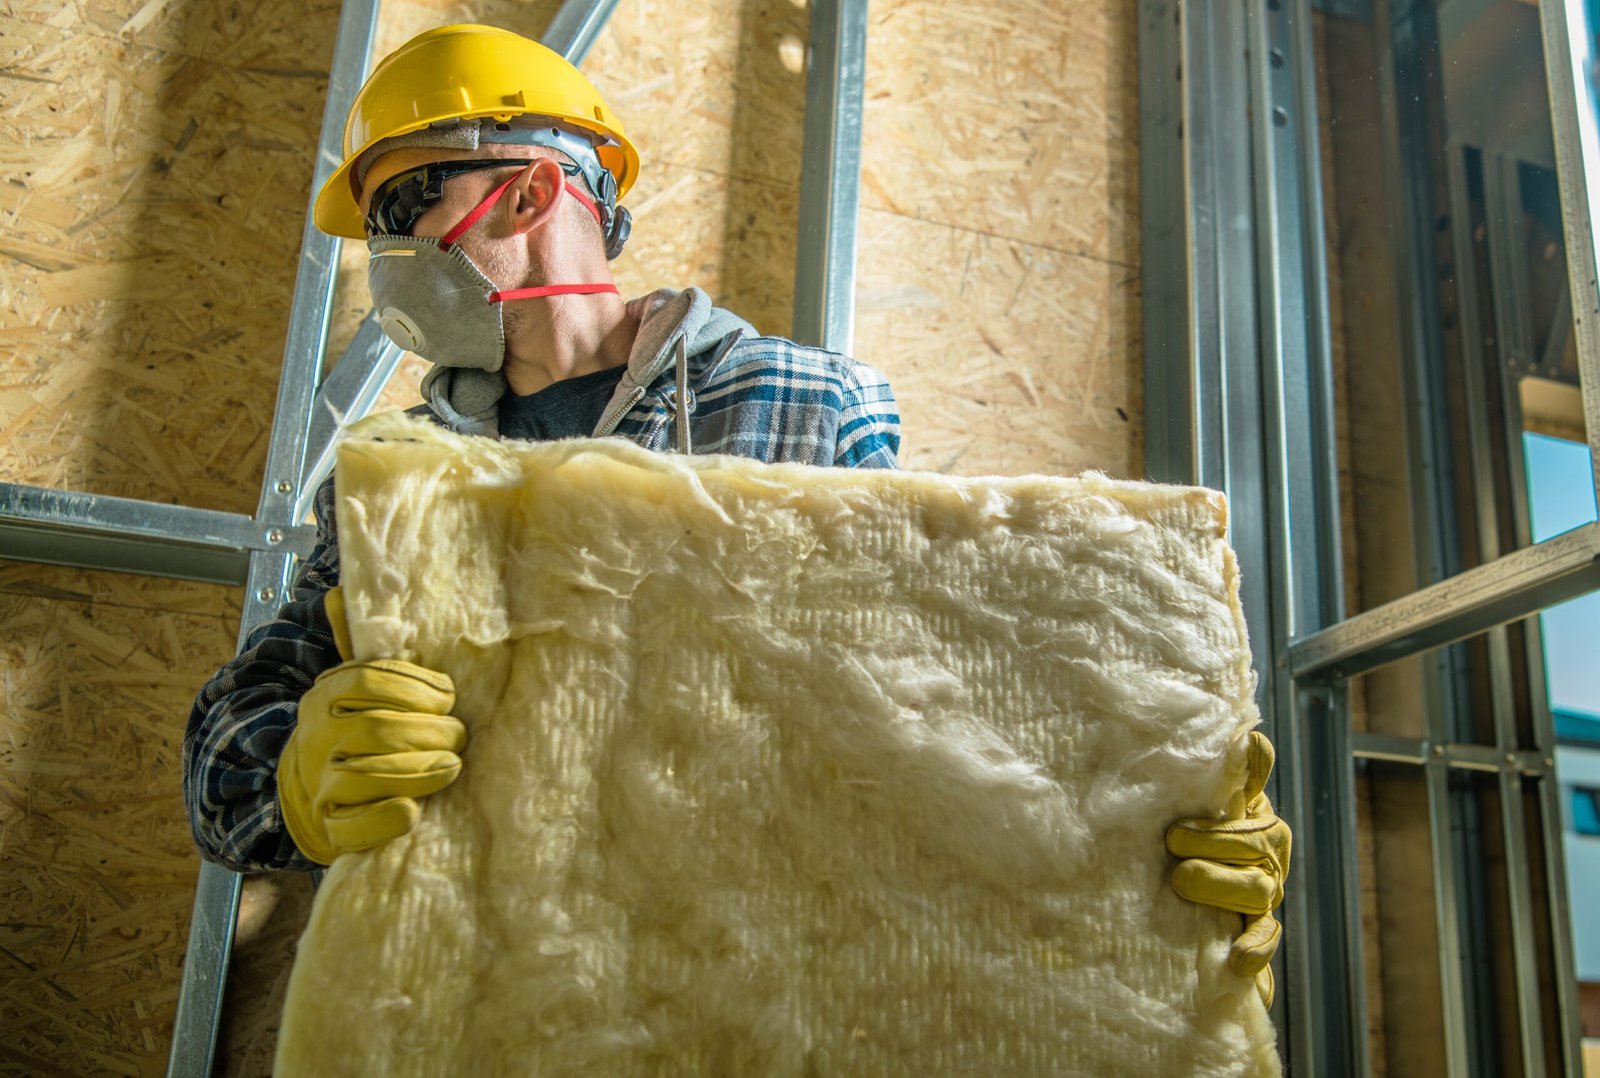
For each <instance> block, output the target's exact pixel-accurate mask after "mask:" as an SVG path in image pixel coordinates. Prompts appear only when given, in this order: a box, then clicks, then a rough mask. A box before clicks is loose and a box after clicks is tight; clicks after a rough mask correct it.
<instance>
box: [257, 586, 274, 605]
mask: <svg viewBox="0 0 1600 1078" xmlns="http://www.w3.org/2000/svg"><path fill="white" fill-rule="evenodd" d="M277 594H278V593H277V591H276V590H275V589H273V588H262V589H261V590H260V591H258V592H256V598H257V599H260V600H261V601H262V602H264V603H270V602H272V600H273V598H274V597H275V596H276V595H277Z"/></svg>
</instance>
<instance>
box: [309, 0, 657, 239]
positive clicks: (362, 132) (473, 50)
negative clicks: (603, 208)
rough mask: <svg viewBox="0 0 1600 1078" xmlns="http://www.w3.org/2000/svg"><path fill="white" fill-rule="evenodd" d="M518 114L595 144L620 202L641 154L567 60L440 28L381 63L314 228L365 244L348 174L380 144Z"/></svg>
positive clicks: (480, 32)
mask: <svg viewBox="0 0 1600 1078" xmlns="http://www.w3.org/2000/svg"><path fill="white" fill-rule="evenodd" d="M517 116H548V117H551V118H552V119H555V120H559V121H561V122H562V124H563V125H566V126H571V127H575V128H581V129H583V130H584V131H587V132H589V133H591V134H592V135H594V136H596V139H595V141H596V142H597V143H599V145H597V146H596V148H595V149H596V153H597V154H598V156H599V158H600V164H601V166H602V167H604V168H605V169H606V170H607V171H608V172H610V173H611V175H612V176H613V177H614V178H615V179H616V181H617V197H618V198H621V197H622V196H623V195H624V194H626V193H627V190H628V188H629V187H632V186H633V181H634V179H635V178H636V177H637V176H638V175H639V153H638V151H637V150H635V149H634V148H633V143H631V142H629V141H628V136H627V135H625V134H623V132H622V124H621V123H620V122H619V121H618V120H617V118H616V116H615V115H614V114H613V113H612V111H611V109H610V108H608V107H607V106H606V103H605V101H603V100H602V99H601V97H600V91H598V90H596V89H595V88H594V84H593V83H591V82H590V81H589V80H588V79H587V78H585V77H584V76H583V73H582V72H580V71H579V70H578V69H577V68H576V67H573V66H572V65H571V64H570V63H568V62H567V60H566V58H565V57H563V56H561V55H560V54H559V53H557V52H555V51H553V50H551V49H548V48H545V46H543V45H541V44H539V43H538V42H537V41H532V40H530V39H528V38H525V37H523V36H522V35H521V34H514V33H512V32H511V31H510V30H502V29H500V28H499V27H497V26H472V25H458V26H440V27H436V28H435V29H432V30H429V31H427V32H425V33H422V34H418V35H417V36H416V37H414V38H412V39H411V40H410V41H408V42H406V43H405V44H404V45H401V46H400V47H399V48H398V49H396V50H395V51H394V52H392V53H390V54H389V55H388V56H386V57H384V58H383V60H382V61H381V62H380V63H379V64H378V67H377V69H376V70H375V71H373V72H372V76H371V77H370V78H368V79H367V81H366V83H365V84H364V85H363V86H362V87H361V90H360V91H359V92H358V93H357V94H356V101H355V104H354V105H353V106H351V109H350V118H349V120H348V121H346V123H345V127H344V161H343V163H342V164H340V165H339V167H338V169H336V170H335V171H334V173H333V175H332V176H330V177H328V182H327V183H325V184H323V185H322V191H321V192H320V193H319V194H318V195H317V204H316V209H315V214H314V215H315V220H316V222H317V227H318V228H320V229H322V230H323V231H324V232H328V233H331V234H333V235H335V236H348V237H349V238H351V239H364V238H365V237H366V229H365V228H364V227H363V225H362V221H361V212H360V210H359V208H358V206H357V201H356V199H357V183H358V177H357V176H356V175H355V174H354V168H355V165H356V162H357V161H359V160H360V158H361V155H362V154H364V153H366V152H367V151H368V150H369V149H371V148H372V147H373V146H375V145H376V144H377V143H379V142H382V141H383V140H384V139H388V138H394V137H396V136H398V135H405V134H409V133H411V132H413V131H420V130H422V129H423V128H425V127H428V126H429V125H430V124H437V123H444V122H448V121H451V120H467V119H481V118H492V119H494V120H496V121H499V122H509V121H510V120H511V119H512V118H513V117H517Z"/></svg>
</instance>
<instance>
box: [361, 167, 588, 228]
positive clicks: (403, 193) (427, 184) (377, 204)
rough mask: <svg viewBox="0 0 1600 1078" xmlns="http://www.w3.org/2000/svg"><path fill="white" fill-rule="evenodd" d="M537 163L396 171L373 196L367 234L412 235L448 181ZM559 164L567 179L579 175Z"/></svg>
mask: <svg viewBox="0 0 1600 1078" xmlns="http://www.w3.org/2000/svg"><path fill="white" fill-rule="evenodd" d="M536 160H538V159H537V158H532V157H530V158H527V159H521V158H515V157H490V158H481V159H479V160H475V161H435V162H434V163H432V164H429V165H420V166H418V167H417V168H411V169H406V170H405V171H404V172H397V173H395V174H394V175H393V176H390V177H389V178H388V179H387V180H384V181H383V183H381V184H379V185H378V189H377V190H376V191H374V192H373V193H372V205H371V207H370V208H369V209H368V210H367V235H369V236H377V235H386V236H409V235H411V230H412V229H413V228H415V227H416V224H417V218H419V217H421V216H422V215H423V214H424V213H427V212H428V210H429V209H430V208H431V207H432V206H433V205H434V203H436V202H438V201H439V199H441V198H443V197H444V182H445V181H446V180H450V179H454V178H455V177H457V176H464V175H466V174H467V173H469V172H482V171H484V170H486V169H491V168H512V167H516V168H522V167H524V166H526V165H531V164H533V162H534V161H536ZM558 163H560V164H561V171H562V172H564V173H566V174H567V175H568V176H571V177H577V176H578V175H580V170H579V169H578V167H577V166H576V165H568V164H566V163H564V162H558Z"/></svg>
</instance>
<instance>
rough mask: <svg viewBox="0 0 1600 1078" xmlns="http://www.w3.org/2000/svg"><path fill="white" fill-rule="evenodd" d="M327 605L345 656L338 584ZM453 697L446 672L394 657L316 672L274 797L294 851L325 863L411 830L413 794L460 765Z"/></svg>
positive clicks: (461, 734) (462, 738) (444, 780)
mask: <svg viewBox="0 0 1600 1078" xmlns="http://www.w3.org/2000/svg"><path fill="white" fill-rule="evenodd" d="M327 611H328V621H329V623H330V625H331V627H332V629H333V637H334V642H335V646H336V647H337V648H338V650H339V654H340V656H341V657H348V656H349V655H350V636H349V631H348V628H347V626H346V623H345V616H344V593H343V591H342V590H340V589H339V588H333V589H332V590H331V591H329V592H328V596H327ZM455 700H456V693H455V685H454V683H453V682H452V681H451V680H450V676H449V675H448V674H445V673H441V672H440V671H437V670H429V669H428V668H426V667H422V666H418V665H416V664H415V663H408V662H402V661H400V660H398V659H373V660H369V661H367V662H344V663H341V664H340V665H338V666H336V667H334V668H333V669H331V670H328V671H326V672H325V673H323V674H322V676H321V677H319V678H317V680H316V683H315V684H313V685H312V686H311V688H310V689H308V690H307V691H306V693H305V695H304V696H302V697H301V698H300V704H299V709H298V715H297V716H296V721H295V726H294V731H293V733H291V734H290V735H289V740H288V742H287V743H286V744H285V745H284V747H283V753H282V755H281V756H280V757H279V759H278V807H279V810H280V811H281V812H282V814H283V822H284V826H285V827H286V828H287V829H288V831H289V836H290V837H291V838H292V839H294V843H295V845H296V846H297V847H299V849H300V851H301V852H302V853H304V854H305V855H306V856H307V857H308V858H310V859H311V860H312V861H315V862H317V863H318V864H324V865H326V864H331V863H332V862H333V860H334V858H336V857H338V856H339V855H340V854H341V853H346V852H349V851H352V850H365V849H371V848H372V847H374V846H379V845H382V844H383V843H385V842H388V841H390V840H392V839H395V838H398V837H399V836H401V835H403V834H405V833H406V832H408V831H410V830H411V828H412V827H414V826H415V825H416V822H417V819H418V818H419V817H420V815H421V812H422V809H421V807H420V806H419V805H418V803H417V802H418V800H419V799H420V798H423V797H426V796H428V795H429V794H433V793H437V792H438V791H439V790H441V789H443V788H444V787H446V786H448V785H450V783H452V782H454V781H455V778H456V775H457V774H458V773H459V772H460V770H461V757H460V755H459V754H460V752H461V750H462V747H463V746H464V745H465V744H466V740H467V729H466V727H465V726H464V725H462V723H461V720H460V719H458V718H456V717H455V716H453V715H451V714H450V711H451V709H452V708H453V707H454V706H455Z"/></svg>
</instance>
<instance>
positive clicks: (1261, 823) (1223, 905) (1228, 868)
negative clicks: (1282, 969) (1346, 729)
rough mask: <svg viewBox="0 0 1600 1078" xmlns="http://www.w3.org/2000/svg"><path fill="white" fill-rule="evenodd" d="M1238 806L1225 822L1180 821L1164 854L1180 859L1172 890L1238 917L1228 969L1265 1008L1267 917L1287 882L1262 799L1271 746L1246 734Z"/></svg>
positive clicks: (1278, 823) (1278, 825)
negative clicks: (1251, 982)
mask: <svg viewBox="0 0 1600 1078" xmlns="http://www.w3.org/2000/svg"><path fill="white" fill-rule="evenodd" d="M1248 752H1249V755H1248V757H1247V759H1246V776H1245V785H1244V793H1243V795H1242V797H1241V798H1240V801H1241V802H1242V804H1239V805H1236V806H1235V807H1234V810H1233V811H1231V812H1230V813H1229V817H1230V818H1229V819H1226V820H1179V821H1178V822H1177V823H1175V824H1173V825H1172V826H1171V827H1169V828H1168V829H1167V849H1168V850H1170V851H1171V852H1172V855H1173V856H1174V857H1178V858H1181V859H1182V860H1181V861H1180V862H1179V864H1178V867H1177V868H1176V869H1174V870H1173V873H1172V888H1173V890H1175V891H1177V892H1178V894H1179V895H1180V896H1182V897H1183V898H1186V899H1188V900H1189V901H1191V902H1198V903H1200V904H1202V905H1206V906H1216V907H1218V908H1220V909H1225V910H1232V911H1233V912H1234V913H1238V914H1242V915H1243V916H1244V932H1243V934H1241V935H1240V936H1239V938H1238V939H1236V940H1234V941H1233V947H1232V949H1231V950H1230V951H1229V952H1228V968H1229V969H1231V970H1233V972H1234V973H1236V974H1238V975H1239V976H1241V977H1254V978H1255V981H1256V988H1257V989H1258V990H1259V991H1260V992H1261V998H1262V1000H1263V1002H1265V1003H1266V1004H1267V1005H1268V1006H1269V1007H1270V1006H1271V1005H1272V996H1273V983H1272V967H1271V966H1270V965H1269V963H1270V962H1271V961H1272V955H1273V953H1274V952H1275V951H1277V949H1278V939H1279V936H1280V935H1281V934H1282V931H1283V928H1282V926H1281V925H1279V924H1278V921H1277V919H1276V918H1274V917H1273V916H1272V911H1273V910H1274V909H1275V908H1276V907H1277V906H1278V904H1279V903H1280V902H1282V901H1283V881H1284V878H1285V877H1286V876H1288V874H1289V844H1290V837H1291V836H1290V834H1289V825H1288V824H1286V823H1284V822H1283V821H1282V820H1280V819H1279V818H1278V817H1277V815H1276V814H1275V813H1274V812H1273V811H1272V802H1271V801H1269V800H1268V799H1267V795H1266V794H1265V793H1263V792H1262V791H1263V790H1265V789H1266V785H1267V776H1268V775H1270V774H1271V773H1272V764H1273V761H1274V755H1273V751H1272V742H1270V741H1268V740H1267V739H1266V736H1265V735H1264V734H1262V733H1261V732H1259V731H1256V730H1252V731H1251V732H1250V746H1249V750H1248Z"/></svg>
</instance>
